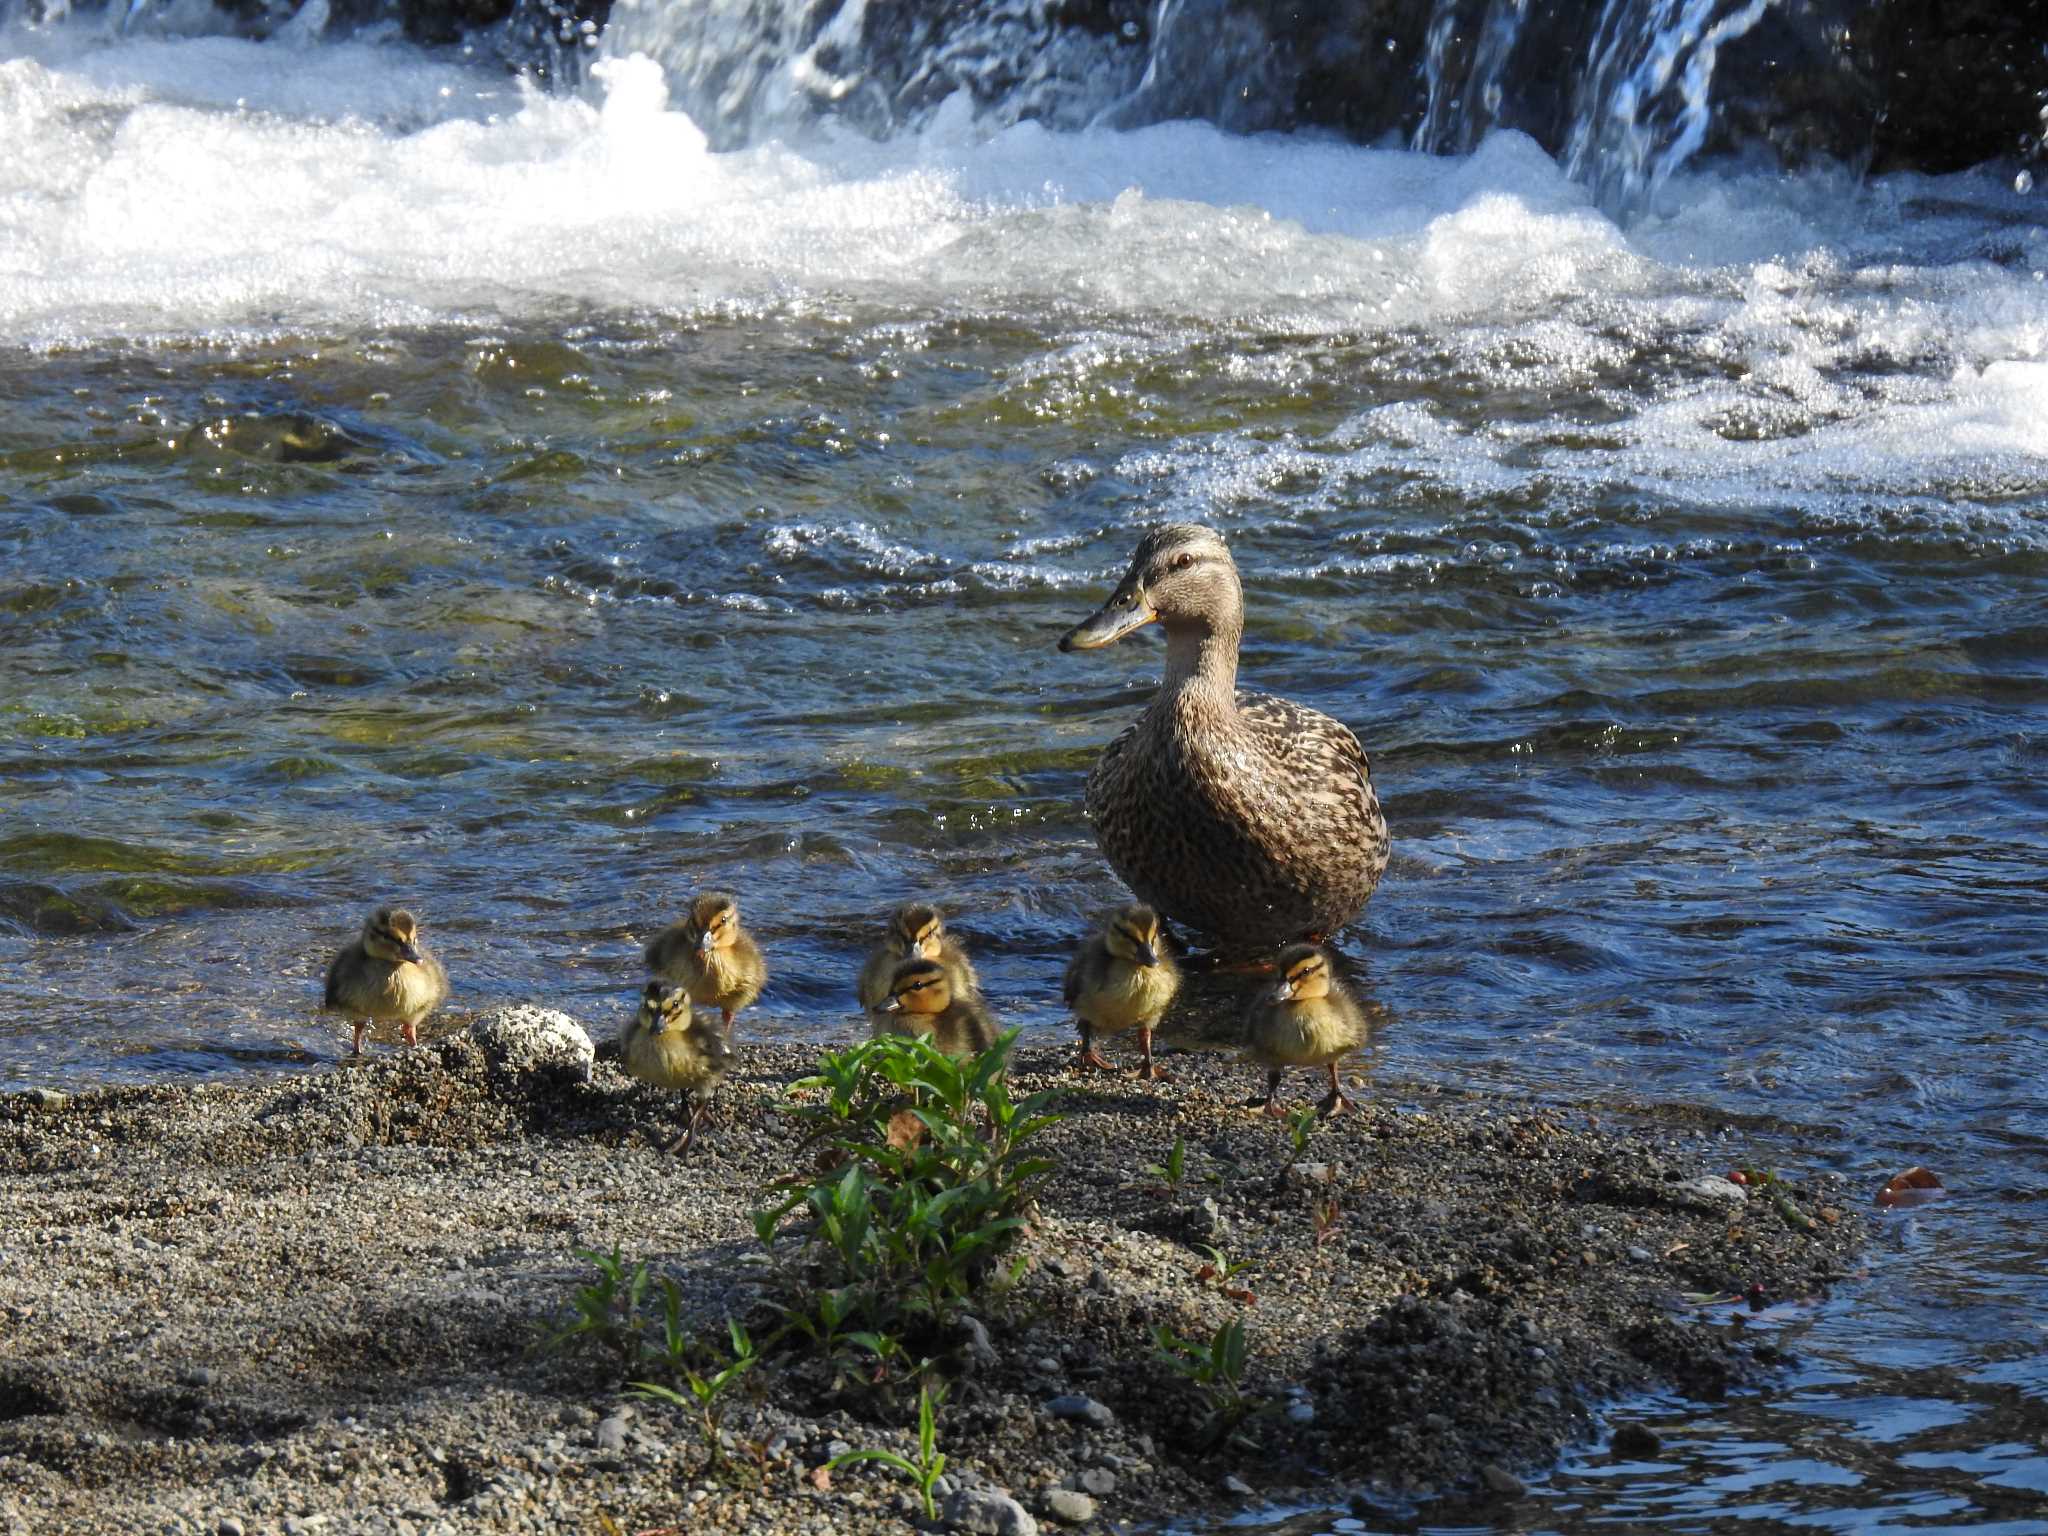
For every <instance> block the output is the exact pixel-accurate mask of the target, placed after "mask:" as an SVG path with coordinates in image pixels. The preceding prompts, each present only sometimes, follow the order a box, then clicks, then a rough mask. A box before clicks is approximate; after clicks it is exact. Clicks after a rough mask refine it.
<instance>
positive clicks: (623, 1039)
mask: <svg viewBox="0 0 2048 1536" xmlns="http://www.w3.org/2000/svg"><path fill="white" fill-rule="evenodd" d="M619 1060H620V1063H621V1064H622V1065H623V1066H624V1067H625V1069H626V1071H627V1072H628V1074H630V1075H631V1076H633V1077H637V1078H638V1079H640V1081H641V1082H643V1083H652V1084H653V1085H654V1086H655V1087H657V1088H673V1089H675V1090H677V1091H678V1092H680V1093H681V1094H682V1095H683V1097H684V1100H685V1102H686V1103H689V1104H690V1122H689V1126H688V1128H687V1129H685V1130H684V1132H683V1134H682V1135H680V1136H678V1137H677V1138H676V1139H675V1140H674V1141H672V1142H670V1143H669V1144H668V1145H667V1146H666V1147H664V1148H663V1149H662V1150H663V1151H665V1152H677V1151H680V1152H681V1153H682V1154H683V1155H684V1156H688V1155H689V1151H690V1145H691V1143H692V1142H694V1141H696V1139H697V1128H698V1127H699V1126H700V1125H702V1124H703V1123H704V1117H705V1115H706V1114H708V1113H709V1112H710V1109H711V1098H712V1095H714V1094H715V1093H717V1092H718V1085H719V1084H720V1083H722V1082H724V1081H725V1073H726V1069H727V1068H728V1067H729V1066H731V1064H732V1036H731V1035H730V1034H729V1033H728V1032H727V1031H726V1030H725V1028H723V1027H722V1026H720V1025H718V1024H714V1023H712V1022H711V1020H710V1018H709V1017H704V1018H699V1017H697V1015H696V1013H695V1010H693V1009H692V1008H691V1007H690V994H689V993H688V992H687V991H686V990H685V989H684V988H682V987H679V986H677V985H675V984H674V983H673V982H667V981H663V980H661V979H660V978H659V977H656V978H655V979H654V980H653V981H650V982H648V983H647V988H646V990H645V991H644V992H642V993H641V995H640V1010H639V1012H638V1013H636V1014H635V1015H634V1016H633V1021H632V1022H631V1023H630V1024H628V1025H627V1026H626V1032H625V1033H624V1034H623V1035H621V1036H620V1037H619Z"/></svg>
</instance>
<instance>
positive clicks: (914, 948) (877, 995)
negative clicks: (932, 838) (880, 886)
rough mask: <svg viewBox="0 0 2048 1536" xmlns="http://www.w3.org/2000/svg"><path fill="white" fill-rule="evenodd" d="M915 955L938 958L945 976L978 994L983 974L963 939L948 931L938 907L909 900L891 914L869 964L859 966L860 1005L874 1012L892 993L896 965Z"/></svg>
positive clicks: (960, 991)
mask: <svg viewBox="0 0 2048 1536" xmlns="http://www.w3.org/2000/svg"><path fill="white" fill-rule="evenodd" d="M912 956H918V957H921V958H923V959H926V960H936V961H938V962H939V964H941V965H943V966H944V967H945V968H946V980H947V982H948V983H949V984H950V985H951V987H952V989H953V991H954V993H955V994H956V995H958V996H961V997H979V996H980V995H981V978H980V977H979V976H977V975H975V973H974V962H973V961H972V960H970V959H968V958H967V951H966V950H965V949H963V948H962V947H961V944H960V941H959V940H958V939H957V938H955V937H954V936H953V935H952V934H950V933H948V932H947V931H946V920H945V919H944V918H943V917H941V916H940V915H939V909H938V908H937V907H935V906H933V905H932V904H931V903H930V902H926V901H912V902H907V903H905V904H904V905H903V906H900V907H898V908H897V909H896V910H895V911H894V912H893V913H891V914H890V916H889V928H888V931H887V932H886V933H884V934H883V935H882V942H881V943H879V944H877V945H876V946H875V947H874V949H872V950H871V951H869V953H868V958H867V964H865V965H863V966H862V967H861V968H860V981H859V982H858V984H857V990H858V991H859V993H860V1005H861V1007H862V1008H863V1009H865V1010H866V1011H867V1012H869V1013H873V1012H874V1011H875V1010H876V1009H877V1008H879V1007H881V1006H882V1003H883V1002H884V1001H885V1000H886V999H887V998H888V996H889V978H890V977H891V976H893V975H895V974H896V967H897V966H898V965H900V964H902V963H903V962H904V961H905V960H908V959H910V958H911V957H912Z"/></svg>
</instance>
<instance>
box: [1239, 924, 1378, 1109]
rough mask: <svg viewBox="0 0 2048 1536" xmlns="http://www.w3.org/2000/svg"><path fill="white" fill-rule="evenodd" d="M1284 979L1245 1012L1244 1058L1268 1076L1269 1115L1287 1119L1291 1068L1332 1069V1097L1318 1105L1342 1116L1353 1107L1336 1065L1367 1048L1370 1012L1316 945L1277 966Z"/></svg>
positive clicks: (1285, 954)
mask: <svg viewBox="0 0 2048 1536" xmlns="http://www.w3.org/2000/svg"><path fill="white" fill-rule="evenodd" d="M1277 966H1278V969H1279V972H1280V978H1279V980H1278V981H1276V982H1274V983H1273V984H1272V985H1271V986H1268V987H1264V988H1262V989H1261V990H1260V992H1259V994H1258V996H1257V997H1255V998H1253V1000H1252V1005H1251V1008H1250V1009H1249V1010H1248V1011H1247V1012H1246V1014H1245V1020H1244V1048H1245V1054H1246V1055H1248V1056H1250V1057H1251V1058H1252V1059H1253V1060H1254V1061H1257V1062H1261V1063H1263V1064H1264V1065H1265V1067H1266V1068H1267V1069H1268V1070H1267V1073H1266V1103H1265V1111H1266V1113H1267V1114H1269V1115H1275V1116H1278V1115H1284V1114H1286V1113H1287V1109H1286V1107H1285V1106H1284V1105H1283V1104H1281V1102H1280V1074H1281V1073H1282V1072H1283V1071H1285V1070H1286V1069H1287V1068H1288V1067H1327V1068H1328V1069H1329V1072H1330V1092H1329V1095H1328V1096H1327V1097H1326V1098H1324V1099H1323V1101H1322V1102H1321V1103H1320V1104H1318V1105H1317V1106H1316V1107H1317V1108H1318V1109H1320V1110H1321V1111H1322V1112H1323V1113H1324V1114H1326V1115H1340V1114H1342V1113H1343V1112H1344V1111H1345V1110H1347V1109H1349V1108H1350V1107H1351V1101H1350V1100H1349V1099H1347V1098H1345V1097H1344V1090H1343V1089H1342V1088H1340V1087H1338V1086H1337V1063H1338V1062H1339V1061H1341V1060H1342V1059H1343V1058H1344V1057H1346V1056H1348V1055H1350V1054H1351V1053H1352V1052H1353V1051H1355V1050H1357V1049H1358V1048H1359V1047H1360V1046H1361V1045H1363V1044H1365V1036H1366V1020H1365V1010H1364V1009H1362V1008H1360V1007H1359V1006H1358V1001H1357V999H1355V998H1354V997H1352V995H1351V994H1350V993H1349V992H1347V991H1345V990H1344V984H1343V983H1342V982H1340V981H1338V979H1337V978H1336V976H1335V975H1333V974H1332V973H1331V969H1330V957H1329V956H1328V955H1326V954H1324V953H1323V952H1322V951H1321V950H1320V949H1318V948H1316V946H1315V945H1313V944H1290V945H1289V946H1288V947H1287V948H1286V949H1284V950H1282V951H1281V952H1280V957H1279V960H1278V962H1277Z"/></svg>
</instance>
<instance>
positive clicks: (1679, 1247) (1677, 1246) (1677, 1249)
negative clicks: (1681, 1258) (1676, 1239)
mask: <svg viewBox="0 0 2048 1536" xmlns="http://www.w3.org/2000/svg"><path fill="white" fill-rule="evenodd" d="M1691 1246H1692V1244H1691V1243H1673V1244H1672V1245H1671V1246H1670V1247H1669V1248H1666V1249H1665V1250H1664V1257H1665V1258H1667V1259H1668V1258H1670V1257H1671V1256H1672V1255H1673V1254H1674V1253H1683V1252H1685V1250H1686V1249H1688V1248H1690V1247H1691Z"/></svg>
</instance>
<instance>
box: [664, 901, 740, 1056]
mask: <svg viewBox="0 0 2048 1536" xmlns="http://www.w3.org/2000/svg"><path fill="white" fill-rule="evenodd" d="M647 969H649V970H650V971H652V972H654V974H655V975H657V976H659V977H661V978H662V979H663V980H665V981H673V982H675V983H676V984H677V985H679V986H681V987H683V988H684V989H686V990H687V991H688V992H689V994H690V1001H691V1002H693V1003H708V1004H710V1005H711V1006H712V1007H714V1008H717V1009H718V1010H719V1011H720V1012H722V1013H723V1014H724V1015H725V1025H726V1028H727V1029H730V1028H732V1019H733V1015H734V1014H736V1013H738V1012H739V1011H740V1010H741V1009H742V1008H744V1007H746V1006H747V1004H749V1003H751V1002H752V1001H753V1000H754V999H755V998H757V997H759V996H760V995H761V988H762V987H763V986H765V985H766V984H767V981H768V962H767V961H766V960H764V959H762V958H761V946H760V945H758V944H756V943H755V942H754V940H753V937H752V936H751V935H750V934H748V933H747V931H746V930H745V929H743V928H741V927H740V908H739V903H738V902H736V901H734V900H733V899H732V897H730V896H728V895H726V894H725V893H724V892H723V891H706V892H704V894H703V895H701V896H699V897H698V898H697V899H696V900H695V901H693V902H691V903H690V915H689V916H688V917H686V918H684V919H683V920H682V921H681V922H679V923H672V924H670V925H669V927H668V928H667V929H665V930H664V931H663V932H662V933H661V934H660V936H659V937H657V938H656V939H655V941H654V942H653V943H652V944H649V945H648V946H647Z"/></svg>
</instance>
